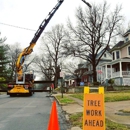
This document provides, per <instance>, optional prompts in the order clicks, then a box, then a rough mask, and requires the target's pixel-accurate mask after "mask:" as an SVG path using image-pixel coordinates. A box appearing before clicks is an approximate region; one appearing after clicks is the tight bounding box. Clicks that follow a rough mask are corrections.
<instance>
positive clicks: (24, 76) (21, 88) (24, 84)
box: [7, 0, 64, 96]
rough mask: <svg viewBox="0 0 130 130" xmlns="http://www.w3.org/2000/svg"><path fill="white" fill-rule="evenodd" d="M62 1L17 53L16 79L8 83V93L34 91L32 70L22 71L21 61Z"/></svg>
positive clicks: (60, 2)
mask: <svg viewBox="0 0 130 130" xmlns="http://www.w3.org/2000/svg"><path fill="white" fill-rule="evenodd" d="M63 1H64V0H59V1H58V3H57V4H56V5H55V7H54V8H53V9H52V10H51V12H49V14H48V16H47V17H46V18H45V19H44V20H43V21H42V23H41V24H40V26H39V28H38V30H37V31H36V33H35V35H34V37H33V39H32V41H31V42H30V45H29V46H28V47H26V48H25V49H24V50H23V51H22V52H21V53H20V54H19V56H18V59H17V62H16V81H14V82H9V83H8V89H7V94H8V95H10V96H14V95H18V94H26V95H30V96H31V95H32V94H33V92H34V91H32V90H33V89H34V72H33V71H31V72H23V69H22V68H23V63H24V60H25V58H26V56H27V55H29V54H31V53H32V51H33V47H34V46H35V45H36V42H37V40H38V39H39V37H40V35H41V34H42V32H43V30H44V29H45V27H46V26H47V24H48V23H49V21H50V20H51V18H52V17H53V15H54V14H55V12H56V11H57V10H58V8H59V7H60V5H61V4H62V3H63Z"/></svg>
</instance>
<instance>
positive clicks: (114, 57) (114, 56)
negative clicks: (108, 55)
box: [112, 52, 115, 60]
mask: <svg viewBox="0 0 130 130" xmlns="http://www.w3.org/2000/svg"><path fill="white" fill-rule="evenodd" d="M112 55H113V60H115V54H114V52H113V53H112Z"/></svg>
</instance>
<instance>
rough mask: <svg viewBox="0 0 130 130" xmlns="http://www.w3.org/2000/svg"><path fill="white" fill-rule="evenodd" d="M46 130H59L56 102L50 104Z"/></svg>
mask: <svg viewBox="0 0 130 130" xmlns="http://www.w3.org/2000/svg"><path fill="white" fill-rule="evenodd" d="M48 130H60V127H59V122H58V114H57V109H56V101H54V102H53V104H52V109H51V115H50V120H49V123H48Z"/></svg>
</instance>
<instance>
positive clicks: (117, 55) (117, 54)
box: [116, 51, 120, 59]
mask: <svg viewBox="0 0 130 130" xmlns="http://www.w3.org/2000/svg"><path fill="white" fill-rule="evenodd" d="M119 58H120V54H119V51H116V59H119Z"/></svg>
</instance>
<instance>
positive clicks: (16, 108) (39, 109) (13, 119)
mask: <svg viewBox="0 0 130 130" xmlns="http://www.w3.org/2000/svg"><path fill="white" fill-rule="evenodd" d="M47 95H48V94H47V93H44V92H43V93H35V94H34V95H33V96H32V97H20V96H19V97H10V96H8V95H0V130H47V127H48V121H49V118H50V111H51V107H52V102H53V100H54V98H53V97H47ZM57 112H58V119H59V125H60V130H67V127H68V126H67V123H66V120H65V116H64V113H63V111H62V110H61V107H60V106H58V104H57Z"/></svg>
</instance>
